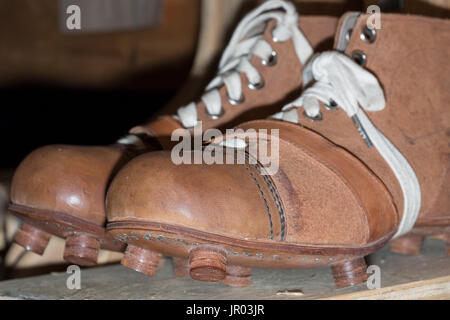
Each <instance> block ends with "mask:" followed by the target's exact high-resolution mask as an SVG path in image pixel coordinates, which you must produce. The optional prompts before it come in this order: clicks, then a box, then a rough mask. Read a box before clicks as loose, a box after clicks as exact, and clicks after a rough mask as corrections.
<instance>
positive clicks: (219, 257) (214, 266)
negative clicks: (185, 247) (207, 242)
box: [189, 246, 227, 282]
mask: <svg viewBox="0 0 450 320" xmlns="http://www.w3.org/2000/svg"><path fill="white" fill-rule="evenodd" d="M226 269H227V255H226V252H225V250H223V249H220V248H216V247H210V246H201V247H198V248H195V249H193V250H191V252H190V254H189V274H190V275H191V278H192V279H195V280H199V281H206V282H218V281H221V280H223V279H225V277H226Z"/></svg>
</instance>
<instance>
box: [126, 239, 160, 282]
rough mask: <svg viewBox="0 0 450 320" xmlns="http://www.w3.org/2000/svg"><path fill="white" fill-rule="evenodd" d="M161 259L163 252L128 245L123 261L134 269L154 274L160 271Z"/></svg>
mask: <svg viewBox="0 0 450 320" xmlns="http://www.w3.org/2000/svg"><path fill="white" fill-rule="evenodd" d="M160 261H161V254H159V253H157V252H155V251H152V250H147V249H143V248H140V247H137V246H133V245H128V246H127V250H126V251H125V255H124V256H123V259H122V261H121V263H122V265H124V266H125V267H127V268H130V269H132V270H134V271H137V272H140V273H143V274H146V275H148V276H154V275H155V274H156V271H158V268H159V265H160Z"/></svg>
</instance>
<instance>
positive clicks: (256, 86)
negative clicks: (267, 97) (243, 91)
mask: <svg viewBox="0 0 450 320" xmlns="http://www.w3.org/2000/svg"><path fill="white" fill-rule="evenodd" d="M247 86H248V87H249V88H250V89H251V90H261V89H262V88H264V86H265V83H264V79H263V78H262V77H261V80H260V81H259V82H258V83H253V82H250V81H249V80H248V79H247Z"/></svg>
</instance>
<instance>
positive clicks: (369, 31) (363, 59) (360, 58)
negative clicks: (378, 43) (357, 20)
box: [351, 25, 377, 67]
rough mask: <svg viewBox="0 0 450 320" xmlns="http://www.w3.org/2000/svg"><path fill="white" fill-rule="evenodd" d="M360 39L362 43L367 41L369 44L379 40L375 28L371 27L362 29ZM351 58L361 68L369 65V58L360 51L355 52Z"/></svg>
mask: <svg viewBox="0 0 450 320" xmlns="http://www.w3.org/2000/svg"><path fill="white" fill-rule="evenodd" d="M359 37H360V38H361V40H362V41H365V42H367V43H374V42H375V40H376V38H377V31H376V30H375V28H370V27H369V26H367V25H365V26H363V27H362V28H361V32H360V34H359ZM351 58H352V59H353V60H354V61H355V62H356V63H357V64H359V65H360V66H361V67H364V66H365V65H366V64H367V56H366V54H365V53H364V52H362V51H360V50H354V51H353V52H352V54H351Z"/></svg>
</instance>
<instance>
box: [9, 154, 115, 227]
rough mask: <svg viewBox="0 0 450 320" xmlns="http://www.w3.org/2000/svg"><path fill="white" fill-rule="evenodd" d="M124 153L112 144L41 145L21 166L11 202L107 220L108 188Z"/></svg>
mask: <svg viewBox="0 0 450 320" xmlns="http://www.w3.org/2000/svg"><path fill="white" fill-rule="evenodd" d="M121 156H122V152H121V151H119V150H116V149H113V148H108V147H78V146H65V145H51V146H45V147H42V148H39V149H37V150H35V151H34V152H32V153H31V154H29V155H28V156H27V157H26V158H25V159H24V160H23V161H22V163H21V164H20V165H19V167H18V168H17V170H16V172H15V174H14V177H13V180H12V184H11V202H12V203H13V204H15V205H19V206H24V207H27V208H34V209H40V210H48V211H52V212H61V213H65V214H71V215H76V216H78V217H80V218H88V219H89V220H93V221H95V222H97V223H103V222H104V220H105V214H104V195H105V189H106V186H107V183H108V181H109V179H110V176H111V174H112V172H113V171H114V170H115V168H116V166H117V165H118V164H119V162H120V159H121Z"/></svg>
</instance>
